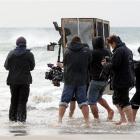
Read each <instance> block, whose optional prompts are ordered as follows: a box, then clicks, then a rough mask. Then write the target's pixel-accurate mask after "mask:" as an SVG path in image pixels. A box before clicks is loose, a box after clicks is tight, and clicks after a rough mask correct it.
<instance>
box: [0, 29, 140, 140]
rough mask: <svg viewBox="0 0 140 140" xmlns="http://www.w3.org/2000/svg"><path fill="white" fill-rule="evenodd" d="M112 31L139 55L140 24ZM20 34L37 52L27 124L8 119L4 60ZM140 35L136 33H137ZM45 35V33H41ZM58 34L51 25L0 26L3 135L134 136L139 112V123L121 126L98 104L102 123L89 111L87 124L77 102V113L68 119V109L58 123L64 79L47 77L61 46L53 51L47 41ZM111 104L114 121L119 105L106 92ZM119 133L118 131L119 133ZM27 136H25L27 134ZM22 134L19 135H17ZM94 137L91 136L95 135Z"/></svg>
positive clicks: (139, 127) (139, 129) (0, 122)
mask: <svg viewBox="0 0 140 140" xmlns="http://www.w3.org/2000/svg"><path fill="white" fill-rule="evenodd" d="M111 33H116V34H118V35H120V36H121V38H122V39H123V40H124V41H125V43H126V45H127V46H128V47H129V48H130V49H131V50H132V51H133V53H134V58H135V59H137V60H138V59H139V56H138V54H137V48H138V46H139V38H140V28H111ZM19 35H23V36H25V37H27V41H28V48H29V49H31V51H32V52H33V53H34V55H35V60H36V67H35V70H34V71H33V72H32V76H33V84H32V85H31V92H30V97H29V101H28V105H27V109H28V117H27V122H26V124H25V125H22V124H18V123H13V124H12V123H10V122H9V120H8V113H9V105H10V90H9V87H8V86H7V85H6V78H7V74H8V72H7V71H6V70H5V69H4V67H3V65H4V61H5V58H6V56H7V54H8V52H9V51H10V50H11V49H13V48H15V40H16V38H17V37H18V36H19ZM135 35H137V36H135ZM42 36H43V37H42ZM59 37H60V36H59V34H58V33H57V32H56V31H55V30H54V29H52V28H40V29H38V28H18V29H17V28H1V29H0V62H1V63H0V77H1V78H0V103H1V105H0V139H2V136H6V137H5V139H8V138H10V137H11V138H15V136H23V139H24V138H33V139H34V137H35V138H37V137H38V138H41V139H43V138H44V139H45V138H46V139H47V137H48V138H50V139H55V138H56V137H57V138H58V139H59V138H60V137H61V135H64V137H62V138H60V139H63V138H65V137H68V138H69V139H71V138H70V137H72V136H73V135H74V136H75V137H81V139H83V138H85V137H86V139H88V138H89V139H90V138H92V137H93V138H94V137H95V138H96V137H97V136H100V135H101V138H104V135H105V136H106V137H107V135H109V136H114V135H115V137H117V136H118V137H119V135H122V136H124V135H127V137H129V135H130V136H131V135H132V136H133V135H134V136H135V135H139V134H140V112H138V117H137V120H136V121H137V123H136V125H135V126H134V127H130V126H128V127H127V126H122V127H116V126H115V125H114V122H107V121H106V119H107V112H106V111H105V110H104V109H103V108H102V107H101V106H100V105H99V115H100V118H101V123H99V124H97V123H95V122H94V120H93V116H92V114H91V112H90V124H91V128H85V127H84V125H83V124H84V123H83V117H82V113H81V111H80V109H79V108H78V106H77V107H76V111H75V113H74V117H73V118H72V119H69V117H68V113H69V110H68V109H67V112H66V114H65V116H64V120H63V124H62V126H60V127H58V126H57V121H58V107H59V106H58V105H59V101H60V97H61V93H62V90H63V83H61V86H60V87H54V86H53V85H52V83H51V81H49V80H46V79H45V72H46V70H48V68H47V64H48V63H56V61H57V54H58V48H57V47H56V48H55V51H54V52H48V51H47V48H46V46H47V44H49V42H50V41H58V40H59ZM134 93H135V89H133V90H131V91H130V98H131V97H132V96H133V94H134ZM103 98H105V99H106V100H107V101H108V103H109V104H110V106H111V107H112V108H113V109H114V111H115V117H114V121H118V120H119V115H118V112H117V109H116V107H115V106H114V105H113V104H112V96H111V95H107V94H106V95H103ZM116 134H117V135H116ZM24 136H25V137H24ZM18 138H19V137H18ZM93 138H92V139H93Z"/></svg>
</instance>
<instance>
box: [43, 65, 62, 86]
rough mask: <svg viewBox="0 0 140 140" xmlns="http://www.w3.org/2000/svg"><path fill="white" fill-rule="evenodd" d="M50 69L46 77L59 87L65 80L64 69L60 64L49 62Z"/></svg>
mask: <svg viewBox="0 0 140 140" xmlns="http://www.w3.org/2000/svg"><path fill="white" fill-rule="evenodd" d="M48 67H49V68H50V70H49V71H48V72H46V73H45V79H47V80H51V81H52V83H53V85H54V86H57V87H59V86H60V82H62V81H63V70H62V68H60V67H59V66H54V65H53V64H48Z"/></svg>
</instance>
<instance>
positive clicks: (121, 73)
mask: <svg viewBox="0 0 140 140" xmlns="http://www.w3.org/2000/svg"><path fill="white" fill-rule="evenodd" d="M107 42H108V44H109V45H110V46H111V47H112V49H113V56H112V59H111V63H106V60H105V59H104V60H103V61H102V64H103V65H104V67H110V69H111V71H112V81H111V85H112V88H113V90H114V93H113V103H114V104H115V105H116V107H117V108H118V110H119V112H120V115H121V119H120V121H119V122H118V123H116V124H121V123H125V122H126V121H127V120H128V123H131V124H132V123H133V114H132V108H131V105H130V101H129V88H131V87H132V81H133V77H132V73H131V69H130V65H131V63H133V54H132V51H131V50H130V49H128V48H127V47H126V45H125V43H123V42H122V41H121V39H120V37H118V36H116V35H112V36H110V37H109V38H108V39H107ZM125 115H126V117H127V120H126V118H125Z"/></svg>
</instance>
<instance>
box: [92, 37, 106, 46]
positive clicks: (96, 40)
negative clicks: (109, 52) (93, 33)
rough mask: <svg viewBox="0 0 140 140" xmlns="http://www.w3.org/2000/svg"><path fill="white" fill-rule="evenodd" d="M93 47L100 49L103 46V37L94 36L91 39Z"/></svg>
mask: <svg viewBox="0 0 140 140" xmlns="http://www.w3.org/2000/svg"><path fill="white" fill-rule="evenodd" d="M92 45H93V49H102V48H104V45H105V43H104V39H103V37H101V36H98V37H95V38H93V39H92Z"/></svg>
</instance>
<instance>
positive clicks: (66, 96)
mask: <svg viewBox="0 0 140 140" xmlns="http://www.w3.org/2000/svg"><path fill="white" fill-rule="evenodd" d="M74 91H76V92H74ZM74 95H75V98H76V100H77V103H78V105H79V107H80V108H81V107H82V106H83V105H88V102H87V96H86V85H84V86H72V85H64V89H63V93H62V96H61V102H60V104H59V105H60V106H65V107H68V104H69V103H70V101H71V100H72V98H73V97H74Z"/></svg>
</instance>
